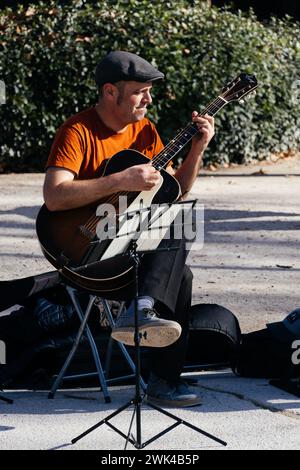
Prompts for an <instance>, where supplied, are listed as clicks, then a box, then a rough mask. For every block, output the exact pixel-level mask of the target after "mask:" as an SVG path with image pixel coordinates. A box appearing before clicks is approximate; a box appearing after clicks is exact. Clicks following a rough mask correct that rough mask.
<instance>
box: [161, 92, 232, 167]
mask: <svg viewBox="0 0 300 470" xmlns="http://www.w3.org/2000/svg"><path fill="white" fill-rule="evenodd" d="M225 104H227V101H226V100H224V99H223V98H221V97H220V96H218V97H217V98H216V99H215V100H214V101H212V102H211V103H210V104H209V105H208V106H207V107H206V108H205V109H204V110H203V111H202V112H201V113H200V115H201V116H204V115H205V114H208V115H209V116H214V115H215V114H217V112H218V111H220V109H222V108H223V106H225ZM197 132H199V131H198V128H197V125H196V124H195V123H193V122H190V123H189V124H188V125H187V126H186V127H185V128H184V129H183V130H182V131H180V132H179V134H178V135H177V136H176V137H175V138H174V139H173V140H171V142H169V143H168V144H167V145H166V146H165V148H164V149H163V150H162V151H161V152H160V153H159V154H157V155H156V156H155V157H154V158H153V159H152V165H153V166H154V168H156V169H157V170H160V169H161V168H164V167H165V166H166V165H167V164H168V163H169V161H171V160H172V159H173V158H174V157H175V155H177V153H179V152H180V151H181V150H182V149H183V147H185V146H186V144H188V143H189V142H190V140H191V139H192V138H193V137H194V135H196V134H197Z"/></svg>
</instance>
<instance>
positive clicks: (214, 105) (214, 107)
mask: <svg viewBox="0 0 300 470" xmlns="http://www.w3.org/2000/svg"><path fill="white" fill-rule="evenodd" d="M225 104H226V101H224V100H223V99H221V98H220V97H217V98H215V99H214V100H213V101H212V102H211V103H210V104H209V105H208V106H207V107H206V108H205V109H204V110H203V111H202V112H201V113H200V114H199V115H200V116H204V115H205V114H210V115H211V116H214V115H215V114H216V113H217V111H219V110H220V109H221V108H222V107H223V106H224V105H225ZM190 130H191V131H192V132H193V134H190ZM197 132H198V129H197V128H196V127H195V125H194V124H193V123H189V124H188V125H187V126H186V127H185V128H184V129H182V130H181V131H180V132H179V134H178V135H177V136H176V137H175V138H174V139H173V140H172V141H171V142H169V144H167V145H166V146H165V147H164V149H163V150H162V151H161V152H160V153H158V154H157V155H156V156H155V157H154V158H153V159H152V163H153V166H154V165H157V166H158V167H160V168H162V167H163V166H165V165H166V163H168V161H169V160H171V159H172V158H173V157H174V156H175V155H176V153H177V152H179V151H180V150H181V148H178V147H177V145H176V142H178V141H180V139H181V138H182V137H184V138H185V137H186V134H188V135H189V138H188V139H187V140H185V142H184V143H183V144H181V147H183V146H184V145H186V144H187V143H188V142H189V141H190V140H191V139H192V138H193V137H194V135H195V134H196V133H197ZM171 151H175V153H174V155H172V156H171V158H168V159H166V158H165V157H166V155H167V154H168V153H169V152H171ZM131 192H132V191H125V192H124V191H122V192H118V193H115V194H113V195H112V196H111V197H109V198H108V199H107V200H106V203H108V204H112V205H114V204H116V203H117V202H118V200H119V197H120V196H126V195H127V194H130V193H131ZM101 217H103V216H97V215H93V216H91V217H90V218H89V219H88V220H87V222H86V223H85V224H84V225H83V226H82V227H83V228H85V229H87V230H88V231H90V232H92V234H94V230H95V228H96V225H97V223H98V222H99V220H100V219H101ZM82 235H84V233H83V232H82Z"/></svg>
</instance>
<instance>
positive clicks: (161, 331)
mask: <svg viewBox="0 0 300 470" xmlns="http://www.w3.org/2000/svg"><path fill="white" fill-rule="evenodd" d="M169 323H172V322H169ZM139 334H140V346H147V347H152V348H164V347H166V346H169V345H170V344H173V343H175V341H177V340H178V338H179V336H180V335H181V326H180V325H179V324H178V323H176V322H174V325H169V326H162V325H161V322H158V323H157V324H152V325H147V326H144V327H143V325H141V326H140V327H139ZM111 336H112V338H113V339H115V340H116V341H119V342H120V343H123V344H126V345H127V346H135V342H134V328H133V327H129V326H127V327H120V328H118V329H117V330H113V331H112V334H111Z"/></svg>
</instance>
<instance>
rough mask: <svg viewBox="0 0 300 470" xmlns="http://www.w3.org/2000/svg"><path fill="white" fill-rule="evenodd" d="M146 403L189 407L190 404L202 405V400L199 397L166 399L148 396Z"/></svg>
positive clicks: (169, 406) (171, 406)
mask: <svg viewBox="0 0 300 470" xmlns="http://www.w3.org/2000/svg"><path fill="white" fill-rule="evenodd" d="M146 403H149V404H150V405H151V404H152V405H157V406H166V407H168V408H175V407H176V408H188V407H190V406H201V405H202V402H201V401H200V399H199V398H194V399H190V400H186V401H184V400H164V399H162V398H154V397H148V396H147V397H146Z"/></svg>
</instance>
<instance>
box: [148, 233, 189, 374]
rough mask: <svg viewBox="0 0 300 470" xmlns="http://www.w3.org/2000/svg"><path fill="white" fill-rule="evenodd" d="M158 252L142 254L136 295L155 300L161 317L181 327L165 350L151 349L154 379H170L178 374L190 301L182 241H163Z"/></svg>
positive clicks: (184, 249) (185, 337)
mask: <svg viewBox="0 0 300 470" xmlns="http://www.w3.org/2000/svg"><path fill="white" fill-rule="evenodd" d="M165 248H170V249H171V251H158V252H157V253H155V254H145V255H144V256H143V258H142V263H141V267H140V269H139V295H140V296H141V295H148V296H151V297H153V298H154V299H155V301H156V305H155V308H156V309H157V311H158V312H159V314H160V315H161V317H163V318H166V319H169V320H175V321H177V322H178V323H179V324H180V325H181V328H182V332H181V335H180V337H179V339H178V340H177V341H176V342H175V343H173V344H172V345H171V346H168V347H165V348H151V370H152V372H154V373H155V374H156V375H157V376H159V377H161V378H164V379H167V380H174V379H177V378H178V377H179V375H180V374H181V372H182V369H183V365H184V362H185V358H186V352H187V347H188V333H189V312H190V307H191V301H192V280H193V275H192V272H191V270H190V269H189V268H188V267H187V266H186V264H185V261H186V257H187V251H186V247H185V241H184V240H164V241H163V242H162V243H161V244H160V247H159V249H160V250H163V249H165Z"/></svg>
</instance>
